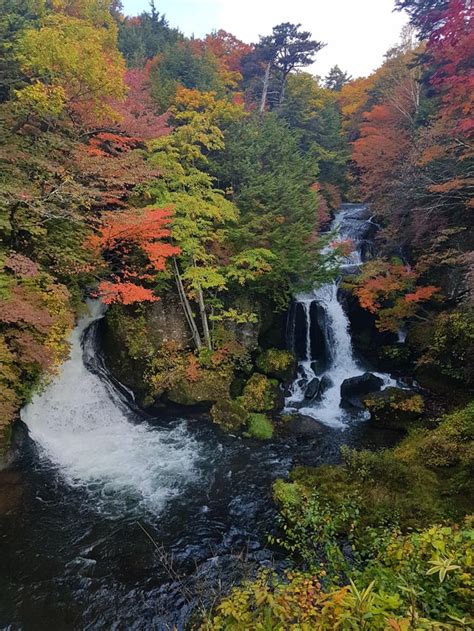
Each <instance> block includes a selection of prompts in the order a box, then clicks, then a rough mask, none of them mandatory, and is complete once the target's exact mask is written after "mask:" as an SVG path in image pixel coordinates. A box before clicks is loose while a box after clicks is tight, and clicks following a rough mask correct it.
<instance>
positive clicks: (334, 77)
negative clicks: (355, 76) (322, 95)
mask: <svg viewBox="0 0 474 631" xmlns="http://www.w3.org/2000/svg"><path fill="white" fill-rule="evenodd" d="M351 79H352V77H351V76H350V75H349V74H348V73H347V72H344V71H343V70H341V69H340V68H339V66H337V65H336V66H333V67H332V68H331V70H330V71H329V73H328V75H327V77H326V78H325V80H324V85H325V86H326V88H327V89H328V90H334V92H340V91H341V90H342V88H343V86H345V85H346V83H349V81H351Z"/></svg>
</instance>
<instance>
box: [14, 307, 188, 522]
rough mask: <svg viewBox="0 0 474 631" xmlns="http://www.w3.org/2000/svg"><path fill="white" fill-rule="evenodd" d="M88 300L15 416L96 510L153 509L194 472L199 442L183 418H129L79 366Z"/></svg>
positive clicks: (96, 313)
mask: <svg viewBox="0 0 474 631" xmlns="http://www.w3.org/2000/svg"><path fill="white" fill-rule="evenodd" d="M90 307H91V312H92V315H91V316H90V317H85V318H83V319H82V320H81V321H80V322H79V324H78V326H77V327H76V328H75V329H74V331H73V333H72V335H71V340H70V341H71V354H70V357H69V359H68V360H67V361H66V362H65V363H64V364H63V366H62V368H61V372H60V374H59V375H58V376H57V378H56V379H55V380H53V381H52V382H51V383H50V384H49V385H48V386H47V387H46V388H45V390H44V391H43V392H42V393H40V394H37V395H36V396H34V398H33V400H32V401H31V403H30V404H28V405H27V406H26V407H25V408H24V409H23V411H22V419H23V421H24V422H25V423H26V424H27V425H28V428H29V431H30V436H31V438H33V440H34V441H35V442H36V444H37V446H38V449H39V452H40V454H41V456H42V457H44V458H47V459H48V460H49V461H51V462H53V463H54V464H55V465H56V466H57V467H58V469H59V471H60V473H61V474H62V476H63V477H64V478H65V479H66V480H67V482H68V483H70V484H72V485H76V486H81V487H85V488H87V489H88V490H90V491H92V492H94V493H97V500H98V501H97V508H98V509H99V510H103V509H104V507H106V509H107V510H110V509H111V508H114V507H115V509H117V508H119V509H120V510H121V511H122V510H124V509H125V510H126V509H127V507H130V508H136V507H137V506H139V507H143V508H145V509H147V510H150V511H152V512H153V513H155V514H156V513H159V512H160V511H161V509H162V508H163V506H164V505H165V503H166V501H167V500H168V499H170V498H171V497H172V496H174V495H176V494H178V493H179V491H180V489H181V488H182V486H183V485H185V484H186V483H187V482H189V481H190V480H191V479H192V478H193V477H194V476H195V474H196V464H197V461H198V460H199V458H200V454H199V446H198V445H197V443H196V441H195V440H194V439H193V438H192V437H191V436H190V434H189V433H188V431H187V429H186V424H185V422H184V421H183V422H181V423H179V424H176V425H174V426H173V427H172V428H169V429H168V428H167V429H163V428H153V427H152V426H150V425H149V424H148V423H146V422H140V423H139V424H134V423H132V422H130V420H129V418H130V416H131V412H130V410H129V409H127V406H126V405H125V403H124V401H123V400H122V398H121V397H120V395H119V393H118V392H117V390H116V389H114V388H113V387H112V386H111V384H109V383H108V381H107V380H105V379H102V378H101V377H99V376H98V375H96V374H94V373H92V372H90V371H89V370H88V369H87V368H86V366H85V364H84V355H85V356H86V357H87V356H88V355H89V356H93V355H94V353H95V349H94V344H93V339H90V337H87V336H86V337H85V338H84V339H83V336H84V332H85V331H86V329H87V327H88V326H89V325H90V324H91V323H92V322H94V321H95V320H98V319H99V318H101V317H102V314H101V310H100V305H99V304H97V303H91V304H90ZM82 340H83V342H82ZM81 342H82V343H81ZM101 499H104V500H106V502H102V501H101Z"/></svg>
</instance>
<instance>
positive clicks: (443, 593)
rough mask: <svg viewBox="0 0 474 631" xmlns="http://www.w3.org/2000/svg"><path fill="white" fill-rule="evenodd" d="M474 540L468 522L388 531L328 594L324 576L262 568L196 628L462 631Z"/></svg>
mask: <svg viewBox="0 0 474 631" xmlns="http://www.w3.org/2000/svg"><path fill="white" fill-rule="evenodd" d="M473 541H474V535H473V530H472V527H471V522H470V521H466V523H465V524H462V525H461V526H450V527H448V526H432V527H430V528H428V529H426V530H423V531H420V532H416V533H412V534H409V535H401V534H400V533H398V532H396V531H394V532H393V533H392V535H391V536H390V537H389V539H388V540H386V541H385V542H384V545H383V547H381V548H380V549H379V550H378V551H377V552H376V553H375V554H374V555H373V557H372V558H371V559H370V560H369V561H368V563H367V564H366V566H365V567H364V569H363V570H361V571H357V570H353V571H351V575H352V576H351V577H349V579H348V580H347V581H344V582H342V581H341V582H339V584H336V585H333V587H332V589H325V588H324V587H323V585H324V580H325V578H324V577H325V573H324V571H319V572H311V573H303V572H301V571H290V572H287V573H286V575H284V576H278V575H277V574H275V573H272V572H269V571H268V570H265V571H263V572H261V573H260V574H259V575H258V577H257V579H256V580H255V581H253V582H250V581H249V582H246V583H244V585H242V586H241V587H239V588H235V589H234V590H233V591H232V593H231V594H230V595H229V596H228V597H227V598H225V599H224V600H223V601H222V602H221V603H220V604H219V605H218V606H217V607H216V610H215V612H214V615H212V614H211V615H209V616H208V617H207V618H206V619H205V620H204V622H203V624H202V625H201V627H200V629H201V630H208V631H221V630H232V631H244V630H246V629H289V628H296V629H301V631H313V630H314V631H326V630H327V629H344V630H347V631H352V630H353V631H356V630H357V631H360V630H366V631H387V629H394V630H395V631H416V630H420V631H421V630H423V629H426V630H427V631H428V630H434V629H446V630H449V629H452V630H453V631H454V629H460V628H466V629H467V628H469V627H470V625H471V624H472V618H471V616H470V595H471V589H472V562H473V554H474V548H473ZM379 543H380V544H381V543H382V542H379Z"/></svg>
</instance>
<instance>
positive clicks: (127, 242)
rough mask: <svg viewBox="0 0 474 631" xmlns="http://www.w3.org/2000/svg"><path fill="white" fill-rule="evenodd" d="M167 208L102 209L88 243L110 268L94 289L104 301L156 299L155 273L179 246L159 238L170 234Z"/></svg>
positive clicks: (130, 302) (177, 251)
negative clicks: (151, 284) (97, 224)
mask: <svg viewBox="0 0 474 631" xmlns="http://www.w3.org/2000/svg"><path fill="white" fill-rule="evenodd" d="M170 223H171V211H170V210H168V209H160V208H151V209H146V210H143V211H137V210H134V209H130V210H127V211H125V212H122V213H108V214H107V213H104V215H103V216H102V219H101V225H100V227H99V229H98V230H97V232H96V234H94V235H93V236H91V237H90V238H89V239H88V244H89V245H90V247H91V248H92V249H93V251H94V252H96V253H97V254H102V255H103V256H104V258H105V260H106V261H107V263H108V266H109V268H110V270H111V272H110V280H103V281H101V282H100V283H99V287H98V293H99V295H100V297H101V298H102V300H103V302H104V303H105V304H111V303H114V302H118V303H121V304H125V305H128V304H133V303H135V302H144V301H148V302H154V301H156V300H159V298H158V296H156V294H155V292H154V291H153V289H152V288H149V287H146V286H145V285H144V283H145V284H146V283H148V284H150V283H153V281H155V280H156V278H155V277H156V274H157V273H158V272H163V271H164V270H165V268H166V261H167V259H168V258H170V257H172V256H176V255H177V254H179V253H180V249H179V248H178V247H176V246H174V245H171V244H170V243H167V242H166V241H163V239H167V238H169V237H170V236H171V231H170V229H169V227H168V226H169V225H170Z"/></svg>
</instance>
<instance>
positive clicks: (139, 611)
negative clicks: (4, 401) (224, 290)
mask: <svg viewBox="0 0 474 631" xmlns="http://www.w3.org/2000/svg"><path fill="white" fill-rule="evenodd" d="M318 291H319V290H318ZM319 295H320V294H318V295H316V298H318V296H319ZM313 298H314V297H313ZM313 298H312V299H313ZM331 300H333V298H331ZM329 302H330V303H331V309H332V310H333V312H334V313H336V312H337V313H339V311H338V308H337V307H336V306H335V305H334V301H333V302H331V301H329ZM307 312H308V313H309V309H308V310H307ZM101 316H102V314H101V313H100V311H99V310H98V309H97V308H96V307H93V308H92V311H91V315H90V316H88V317H87V318H84V319H83V320H82V321H81V322H80V323H79V325H78V327H77V328H76V329H75V331H74V333H73V335H72V339H71V343H72V350H71V357H70V359H69V360H68V361H67V362H65V364H64V366H63V367H62V370H61V373H60V375H59V376H58V378H57V379H56V380H55V381H54V382H53V383H52V384H50V386H48V388H47V389H46V390H45V391H44V392H43V393H41V394H39V395H38V396H36V397H35V398H34V400H33V401H32V402H31V404H30V405H29V406H27V407H26V408H25V409H24V410H23V413H22V419H23V421H24V423H25V424H26V426H27V427H28V432H26V431H25V429H24V428H22V427H21V426H19V427H18V428H17V436H18V438H20V437H21V436H23V440H22V441H21V442H20V441H19V447H18V449H17V452H18V455H17V458H16V460H15V461H14V463H13V465H12V467H11V468H10V470H9V471H6V472H0V546H1V549H0V554H1V560H2V561H1V564H0V594H1V601H0V628H1V629H32V630H43V629H44V630H51V629H54V630H55V631H56V630H60V629H158V630H162V629H163V630H165V629H172V628H173V626H174V625H176V627H177V628H178V629H182V628H184V626H185V625H186V624H187V623H189V621H190V620H191V618H192V615H193V612H194V613H195V612H197V611H198V610H199V609H200V608H201V607H209V606H211V605H212V604H213V602H214V600H215V598H216V597H217V596H218V595H219V594H220V593H222V591H225V590H226V589H228V588H229V587H230V586H231V585H232V584H234V583H235V582H237V581H238V580H240V579H241V578H242V577H245V576H252V575H253V574H254V573H255V571H256V569H258V567H262V566H263V567H265V566H268V565H269V564H270V563H276V564H277V567H281V568H283V567H285V565H287V563H288V561H287V560H286V559H285V557H284V556H283V555H282V554H281V552H279V551H278V550H277V549H272V548H271V547H269V546H268V545H267V535H268V534H269V533H271V532H273V528H274V517H275V507H274V505H273V503H272V500H271V484H272V482H273V481H274V480H275V479H276V478H278V477H285V476H287V474H288V472H289V470H290V469H291V468H293V467H294V466H295V465H299V464H303V465H317V464H322V463H333V462H337V461H338V459H339V452H340V447H341V445H343V444H349V445H352V446H356V447H369V448H378V447H384V446H388V445H391V444H393V442H394V441H395V440H396V439H397V436H396V435H394V434H392V433H388V432H384V431H381V430H374V429H373V428H372V427H370V425H369V424H368V423H367V422H365V421H364V419H360V418H353V419H347V418H342V417H341V416H340V414H339V411H338V410H336V409H334V414H333V416H331V414H330V412H329V411H328V406H329V397H327V398H326V399H325V402H323V403H322V404H320V405H319V407H320V408H321V410H324V414H327V422H326V423H325V424H322V425H317V426H315V431H314V432H311V433H310V434H307V433H306V434H304V435H299V436H298V435H288V436H285V437H280V438H277V439H275V440H272V441H269V442H263V443H261V442H258V441H253V440H249V439H241V438H238V437H235V436H229V435H225V434H224V433H222V432H221V431H220V430H219V429H218V428H217V427H215V426H214V425H213V424H212V423H211V422H210V421H209V420H208V418H207V416H206V415H204V414H202V413H199V412H195V411H194V412H193V411H191V412H190V411H186V413H184V412H183V410H177V409H166V410H163V411H157V412H156V413H154V414H146V413H144V412H143V411H141V410H140V409H138V408H137V406H136V405H135V404H134V402H133V397H132V396H131V393H128V392H127V391H126V390H125V389H124V388H123V387H121V386H120V384H117V383H116V382H115V381H114V380H113V378H112V377H111V376H110V375H109V373H108V371H107V369H106V367H105V365H104V362H103V359H102V356H101V353H100V340H101ZM338 317H339V318H341V317H342V316H341V315H340V314H339V316H338ZM344 326H345V327H346V333H345V334H347V335H348V333H347V324H346V323H344ZM302 336H303V337H305V334H304V333H302ZM339 350H340V352H341V353H342V352H343V351H342V350H341V349H339ZM347 352H349V351H347ZM306 354H307V353H306ZM306 354H305V355H304V356H303V357H302V358H301V359H300V367H301V366H302V367H303V369H304V367H305V366H306V367H307V368H308V370H311V365H310V363H308V364H305V362H310V360H311V357H309V356H306ZM346 360H347V361H346V365H347V366H348V367H349V372H351V371H352V372H354V371H355V372H356V373H360V372H361V370H362V368H361V367H360V364H358V363H357V359H356V358H354V356H353V353H352V349H350V356H349V355H347V356H346ZM341 362H342V364H344V361H343V358H342V359H341V355H339V356H338V359H337V361H336V360H334V356H333V365H334V366H335V369H337V370H338V371H339V372H341V371H342V372H344V371H343V370H342V368H341ZM330 365H331V364H330ZM327 370H330V367H329V368H328V369H327ZM346 372H347V371H346ZM338 378H339V377H338ZM298 396H299V394H298V391H297V389H296V388H293V389H292V391H291V393H290V395H289V399H288V400H287V405H288V406H290V407H291V406H292V405H296V407H297V403H298V401H297V399H298ZM330 396H331V397H333V398H334V393H331V394H330ZM336 407H337V406H336ZM310 412H311V411H310ZM310 415H311V414H310ZM313 416H314V415H313Z"/></svg>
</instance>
